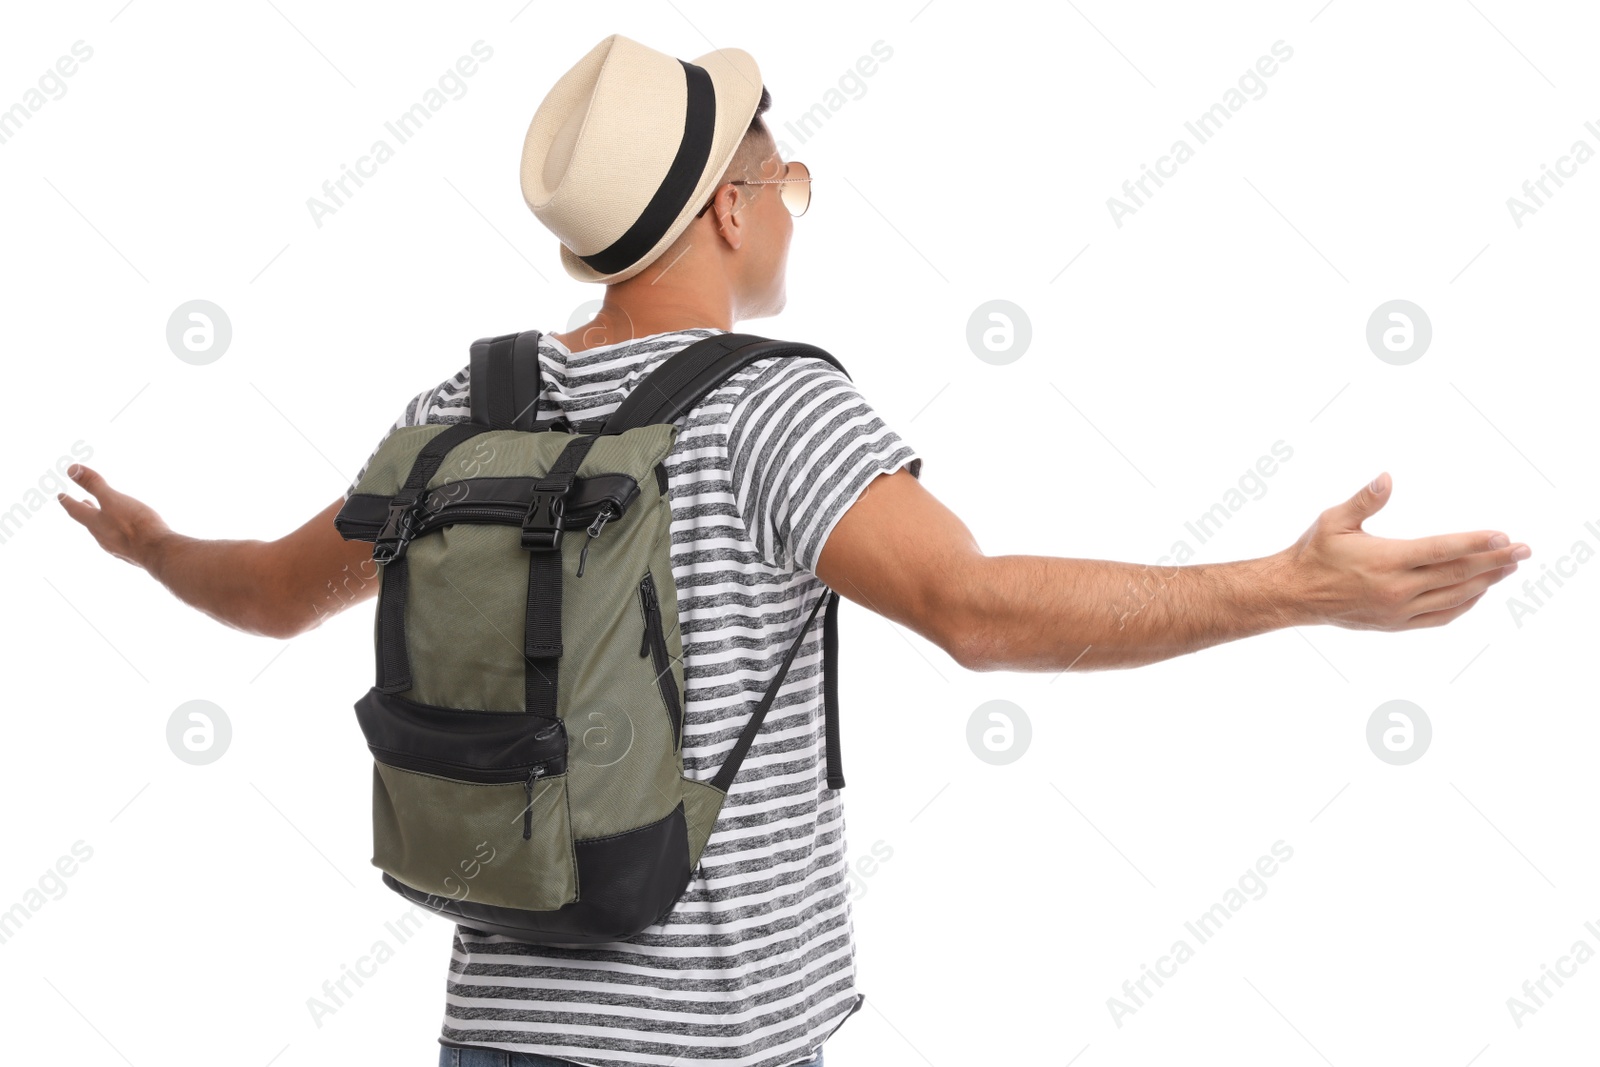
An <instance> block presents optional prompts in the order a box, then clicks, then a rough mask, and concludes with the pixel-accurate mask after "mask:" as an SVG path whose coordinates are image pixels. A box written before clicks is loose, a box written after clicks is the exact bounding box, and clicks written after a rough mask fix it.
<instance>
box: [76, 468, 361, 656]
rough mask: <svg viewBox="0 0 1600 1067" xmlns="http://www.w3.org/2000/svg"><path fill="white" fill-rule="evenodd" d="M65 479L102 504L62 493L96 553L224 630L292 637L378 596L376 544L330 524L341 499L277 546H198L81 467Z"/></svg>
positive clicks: (219, 543)
mask: <svg viewBox="0 0 1600 1067" xmlns="http://www.w3.org/2000/svg"><path fill="white" fill-rule="evenodd" d="M75 469H76V470H77V473H76V474H71V472H70V471H69V475H70V476H71V477H72V480H73V481H74V482H76V483H77V484H78V485H80V486H82V487H83V488H84V489H85V490H87V491H88V492H89V493H90V494H92V495H93V497H94V498H95V501H96V503H89V502H88V501H83V500H75V499H73V498H72V497H71V496H68V495H66V494H62V495H61V496H60V497H59V498H58V499H59V500H60V502H61V506H62V507H63V508H65V509H66V512H67V514H68V515H70V516H72V518H74V519H76V520H77V521H78V522H79V523H81V524H82V525H83V526H84V527H85V528H87V529H88V531H89V532H90V533H91V534H92V535H94V539H95V540H96V541H98V542H99V543H100V547H101V548H103V549H105V550H106V551H107V552H109V553H111V554H112V555H113V556H116V557H117V558H118V559H120V560H124V561H126V562H128V563H131V564H133V565H134V566H136V567H143V568H144V569H145V570H146V571H148V572H149V573H150V575H151V576H152V577H154V578H155V579H156V580H157V581H159V582H160V583H161V584H162V585H164V586H166V587H167V589H168V590H170V591H171V593H172V595H173V596H175V597H177V598H178V599H179V600H181V601H183V602H184V603H185V604H188V605H189V606H191V607H194V608H198V609H199V610H200V611H203V612H205V613H206V614H207V615H209V616H211V617H212V618H213V619H216V620H217V621H218V622H221V623H223V624H225V625H227V626H231V627H233V628H234V629H236V630H242V631H244V632H245V633H249V634H256V635H258V636H261V637H277V638H284V639H287V638H290V637H294V636H296V635H298V634H301V633H304V632H305V631H307V630H310V629H313V628H315V627H316V626H318V625H320V624H321V623H322V621H323V620H324V619H326V618H328V617H329V616H332V615H335V614H337V613H338V612H340V611H342V610H344V609H345V608H347V607H349V606H350V605H352V604H355V603H359V602H360V601H362V600H366V599H367V598H369V597H371V596H374V595H375V594H376V593H377V591H378V581H377V578H378V574H377V565H376V564H374V563H373V562H372V545H371V544H369V543H367V542H364V541H346V540H345V539H344V538H343V537H341V536H340V535H339V531H338V530H337V529H335V528H334V525H333V517H334V516H335V515H336V514H338V512H339V509H340V507H342V506H343V504H344V500H343V498H342V497H341V498H340V499H338V500H335V501H334V502H333V503H331V504H329V505H328V506H327V507H326V508H324V509H322V511H320V512H319V513H317V514H316V515H315V516H313V517H312V518H311V519H309V520H307V522H306V523H305V524H304V525H303V526H301V527H300V528H299V529H297V530H295V531H294V532H293V533H290V534H288V535H287V536H284V537H280V538H278V539H277V540H275V541H255V540H245V541H230V540H200V539H198V538H194V537H185V536H184V535H183V534H180V533H176V532H174V531H173V530H171V529H170V528H169V527H168V526H167V524H166V523H165V522H163V521H162V520H161V517H160V516H159V515H157V514H156V512H155V511H154V509H152V508H150V507H149V506H148V505H146V504H144V503H142V502H141V501H139V500H136V499H134V498H133V497H131V496H128V495H127V494H126V493H121V492H118V491H117V490H115V489H113V488H111V486H110V485H109V484H107V482H106V480H105V478H104V477H102V476H101V475H100V474H99V472H97V471H95V470H93V469H91V468H89V467H85V466H83V465H81V464H79V465H78V466H77V467H76V468H75Z"/></svg>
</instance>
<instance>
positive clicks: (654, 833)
mask: <svg viewBox="0 0 1600 1067" xmlns="http://www.w3.org/2000/svg"><path fill="white" fill-rule="evenodd" d="M576 846H577V857H578V899H577V900H576V901H574V902H573V903H571V904H566V905H563V906H562V907H560V908H557V909H556V910H555V911H523V910H520V909H517V908H500V907H495V906H493V905H489V904H479V903H477V902H475V901H473V900H472V899H470V898H468V899H466V900H452V899H450V898H448V897H439V896H434V895H433V894H430V893H426V892H423V891H422V890H420V889H413V888H412V887H411V886H408V885H406V884H405V883H403V882H401V881H399V880H398V879H396V878H395V877H394V876H393V875H390V874H388V873H387V872H385V873H384V875H383V882H384V884H385V885H387V886H388V887H389V888H390V889H393V890H394V891H395V892H397V893H399V894H400V895H401V896H403V897H405V898H406V899H407V900H410V901H412V902H413V903H416V904H420V905H422V906H423V907H425V908H429V909H431V910H433V911H436V912H438V913H439V914H441V915H443V916H445V917H447V918H451V919H454V920H456V921H457V922H458V923H460V924H461V925H462V926H464V927H466V928H468V929H470V930H477V931H481V932H483V933H486V934H503V935H505V936H506V937H511V938H515V939H517V940H519V941H524V942H527V943H529V944H535V945H595V944H604V943H606V942H609V941H623V940H626V939H627V938H630V937H633V936H634V935H635V934H637V933H639V932H640V931H641V930H644V929H645V928H646V927H649V926H653V925H654V924H656V923H658V922H660V921H661V920H662V919H664V918H666V916H667V914H668V913H669V912H670V911H671V910H672V907H673V905H674V904H676V903H677V902H678V898H679V897H681V896H683V892H684V890H685V889H687V888H688V887H689V875H690V870H689V827H688V822H687V820H686V819H685V818H684V813H683V802H682V801H681V800H680V801H679V802H678V806H677V807H675V808H673V809H672V811H670V812H669V813H668V814H667V815H666V816H664V817H663V818H661V819H659V820H657V821H656V822H653V823H650V824H649V825H647V826H641V827H639V828H638V829H637V830H629V831H627V832H626V833H620V834H614V835H612V836H610V837H602V838H592V839H589V840H585V841H578V842H577V843H576Z"/></svg>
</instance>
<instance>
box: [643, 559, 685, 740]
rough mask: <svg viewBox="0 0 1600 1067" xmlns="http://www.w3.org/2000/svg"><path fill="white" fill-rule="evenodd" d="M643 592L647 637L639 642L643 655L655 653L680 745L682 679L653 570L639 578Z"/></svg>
mask: <svg viewBox="0 0 1600 1067" xmlns="http://www.w3.org/2000/svg"><path fill="white" fill-rule="evenodd" d="M639 596H640V598H641V599H642V600H643V602H644V617H645V626H644V638H643V639H642V640H641V641H640V642H639V655H640V656H641V657H642V656H646V655H651V654H653V655H654V661H653V662H654V665H655V669H656V685H657V688H659V689H660V690H661V699H662V700H664V701H666V705H667V717H668V719H670V720H671V722H672V746H673V748H674V749H676V748H677V747H678V735H679V734H680V732H681V731H682V725H681V723H682V716H683V711H682V708H680V707H679V705H678V682H677V679H676V678H674V677H673V674H672V662H671V659H672V655H671V652H670V651H669V650H668V648H667V635H666V633H665V627H664V624H663V622H662V617H661V599H660V597H659V596H658V595H657V593H656V579H655V575H653V574H652V573H651V572H649V571H645V572H644V577H643V578H641V579H640V580H639Z"/></svg>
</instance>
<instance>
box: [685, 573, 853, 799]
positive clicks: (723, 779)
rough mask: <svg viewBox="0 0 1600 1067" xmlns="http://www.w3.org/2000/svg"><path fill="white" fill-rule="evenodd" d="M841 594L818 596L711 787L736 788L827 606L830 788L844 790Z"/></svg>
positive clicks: (825, 681)
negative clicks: (837, 677)
mask: <svg viewBox="0 0 1600 1067" xmlns="http://www.w3.org/2000/svg"><path fill="white" fill-rule="evenodd" d="M838 603H839V594H838V593H835V592H834V591H833V590H831V589H826V588H825V589H824V590H823V591H822V594H821V595H820V596H818V597H817V602H816V603H815V604H813V605H811V614H809V615H807V616H806V621H805V622H803V623H801V624H800V633H799V635H798V636H797V637H795V639H794V643H793V644H791V645H790V646H789V651H788V652H786V653H784V656H783V663H782V664H780V665H779V666H778V674H777V676H776V677H775V678H773V679H772V684H771V685H769V686H768V687H767V691H766V692H765V693H763V694H761V703H759V704H757V705H756V710H755V711H754V712H752V713H751V715H750V721H749V722H747V723H745V727H744V730H743V731H742V732H740V734H739V740H738V741H736V742H734V745H733V751H732V752H730V753H728V756H727V758H726V759H724V760H723V761H722V766H721V767H718V768H717V773H716V775H715V776H714V777H713V778H712V779H711V785H712V786H714V787H716V788H717V789H719V790H721V791H722V792H723V793H727V791H728V790H729V788H731V787H732V785H733V780H734V778H736V777H737V776H738V774H739V767H740V766H741V765H742V764H743V763H744V757H745V753H747V752H749V751H750V746H751V745H753V744H755V740H756V734H757V733H759V732H760V731H761V723H762V721H763V720H764V719H765V718H766V717H767V709H768V708H770V707H772V702H773V700H774V699H776V697H777V695H778V689H779V688H780V687H782V685H783V676H784V675H785V674H787V673H789V664H790V662H791V661H792V660H793V659H794V655H795V653H796V652H798V651H800V644H801V642H803V641H804V640H805V638H806V631H807V630H809V629H811V620H813V619H815V618H816V617H817V612H818V611H820V610H821V609H822V607H823V605H824V604H826V605H827V607H828V618H827V621H826V623H825V625H824V626H823V630H822V636H823V644H824V648H823V654H822V664H823V670H824V677H823V684H822V691H823V695H824V697H825V708H826V724H825V730H826V733H827V752H828V788H829V789H843V788H844V771H843V770H842V769H840V767H839V713H838V692H837V686H836V685H835V684H834V680H833V670H834V666H835V658H836V657H835V653H834V649H833V647H832V646H833V643H834V641H835V640H836V637H835V629H834V622H833V613H834V611H835V609H836V608H837V607H838Z"/></svg>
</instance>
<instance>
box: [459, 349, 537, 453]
mask: <svg viewBox="0 0 1600 1067" xmlns="http://www.w3.org/2000/svg"><path fill="white" fill-rule="evenodd" d="M540 336H541V335H540V333H539V331H538V330H524V331H522V332H521V333H507V334H502V335H500V336H499V337H483V338H479V339H478V340H476V341H474V342H472V367H471V370H470V372H469V373H470V374H471V382H470V384H469V393H468V396H469V399H470V400H471V402H472V422H473V423H474V424H476V425H478V426H487V427H489V428H490V429H494V430H532V429H533V424H534V423H535V422H536V421H537V420H538V416H539V385H540V383H539V338H540Z"/></svg>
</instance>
